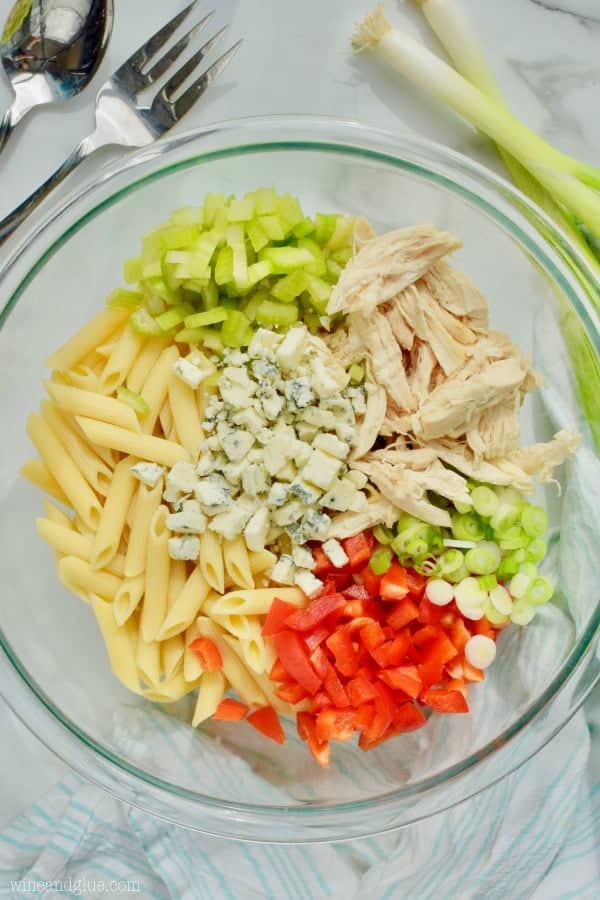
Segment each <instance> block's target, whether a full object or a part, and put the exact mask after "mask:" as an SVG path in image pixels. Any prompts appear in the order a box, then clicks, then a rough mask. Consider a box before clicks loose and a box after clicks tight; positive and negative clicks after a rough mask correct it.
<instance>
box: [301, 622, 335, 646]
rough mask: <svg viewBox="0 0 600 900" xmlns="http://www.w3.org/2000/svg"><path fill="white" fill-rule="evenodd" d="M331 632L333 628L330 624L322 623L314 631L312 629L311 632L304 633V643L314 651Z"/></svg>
mask: <svg viewBox="0 0 600 900" xmlns="http://www.w3.org/2000/svg"><path fill="white" fill-rule="evenodd" d="M330 634H331V628H330V626H329V625H320V626H319V627H318V628H315V630H314V631H311V632H310V634H305V635H304V643H305V644H306V646H307V647H308V649H309V651H310V652H311V653H312V651H313V650H314V649H315V648H316V647H318V646H319V645H320V644H322V643H323V641H325V640H327V638H328V637H329V635H330Z"/></svg>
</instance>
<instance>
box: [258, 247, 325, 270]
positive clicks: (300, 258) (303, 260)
mask: <svg viewBox="0 0 600 900" xmlns="http://www.w3.org/2000/svg"><path fill="white" fill-rule="evenodd" d="M258 257H259V259H261V260H263V259H265V260H267V261H268V262H270V263H271V265H272V266H273V274H274V275H288V274H289V273H290V272H293V271H295V270H296V269H303V268H305V267H306V265H307V264H308V265H310V263H311V262H313V260H314V257H313V255H312V253H311V252H310V250H305V249H304V248H302V247H265V249H264V250H261V251H260V253H259V254H258Z"/></svg>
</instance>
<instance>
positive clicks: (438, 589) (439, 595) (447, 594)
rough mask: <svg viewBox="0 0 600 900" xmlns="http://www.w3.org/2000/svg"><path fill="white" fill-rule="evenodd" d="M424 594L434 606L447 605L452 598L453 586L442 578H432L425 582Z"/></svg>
mask: <svg viewBox="0 0 600 900" xmlns="http://www.w3.org/2000/svg"><path fill="white" fill-rule="evenodd" d="M425 596H426V597H427V599H428V600H429V602H430V603H433V605H434V606H447V605H448V604H449V603H452V601H453V600H454V588H453V587H452V585H451V584H450V583H449V582H448V581H444V579H443V578H433V579H432V580H431V581H428V582H427V586H426V587H425Z"/></svg>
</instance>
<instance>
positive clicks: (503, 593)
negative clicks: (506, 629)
mask: <svg viewBox="0 0 600 900" xmlns="http://www.w3.org/2000/svg"><path fill="white" fill-rule="evenodd" d="M489 599H490V603H491V604H492V606H493V607H494V609H495V610H497V612H499V613H500V615H502V616H509V615H510V614H511V612H512V607H513V602H512V597H511V596H510V594H509V592H508V591H507V590H506V588H505V587H503V586H502V585H501V584H497V585H496V586H495V587H493V588H490V592H489ZM488 618H489V616H488ZM490 621H491V620H490Z"/></svg>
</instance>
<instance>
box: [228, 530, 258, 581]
mask: <svg viewBox="0 0 600 900" xmlns="http://www.w3.org/2000/svg"><path fill="white" fill-rule="evenodd" d="M223 563H224V565H225V572H226V573H227V575H228V576H229V579H228V580H229V582H230V584H231V585H232V586H233V587H242V588H253V587H254V578H253V577H252V569H251V567H250V560H249V559H248V548H247V547H246V541H245V540H244V538H243V536H242V535H239V537H237V538H235V540H232V541H223Z"/></svg>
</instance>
